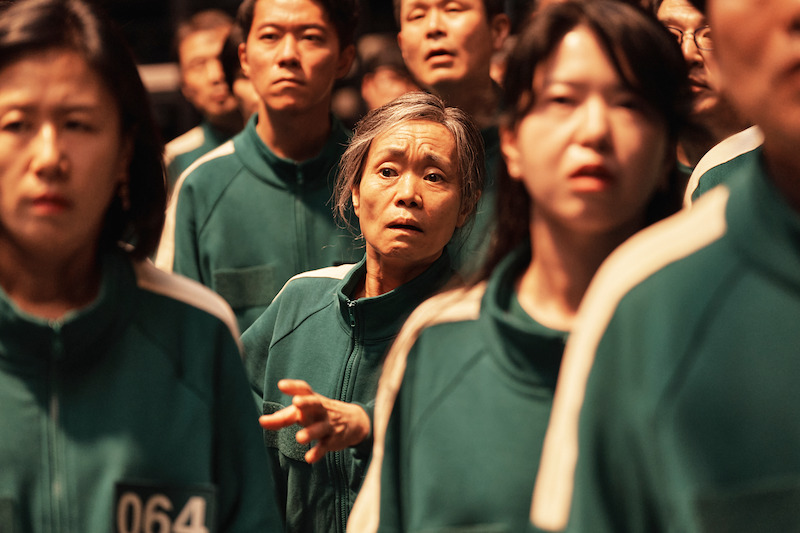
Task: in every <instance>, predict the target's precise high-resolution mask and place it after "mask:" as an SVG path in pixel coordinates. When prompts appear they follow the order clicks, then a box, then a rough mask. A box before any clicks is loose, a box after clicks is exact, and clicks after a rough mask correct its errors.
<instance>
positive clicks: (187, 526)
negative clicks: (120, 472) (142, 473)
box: [114, 483, 216, 533]
mask: <svg viewBox="0 0 800 533" xmlns="http://www.w3.org/2000/svg"><path fill="white" fill-rule="evenodd" d="M114 532H115V533H215V532H216V491H215V489H214V488H213V487H166V486H163V485H156V484H149V483H117V487H116V494H115V497H114Z"/></svg>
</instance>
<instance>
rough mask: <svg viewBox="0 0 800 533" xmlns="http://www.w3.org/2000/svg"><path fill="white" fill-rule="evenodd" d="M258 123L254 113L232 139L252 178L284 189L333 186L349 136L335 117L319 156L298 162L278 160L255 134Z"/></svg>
mask: <svg viewBox="0 0 800 533" xmlns="http://www.w3.org/2000/svg"><path fill="white" fill-rule="evenodd" d="M257 123H258V113H255V114H254V115H253V116H252V117H250V120H249V121H248V122H247V125H246V126H245V128H244V130H242V131H241V132H240V133H239V134H237V135H236V136H235V137H234V138H233V144H234V147H235V151H236V154H237V155H238V156H239V158H240V159H241V161H242V163H243V164H244V166H245V167H247V169H248V170H249V171H250V172H251V173H252V174H253V175H255V176H256V177H258V178H259V179H262V180H264V181H266V182H268V183H270V184H272V185H275V186H277V187H281V188H285V189H296V188H298V187H304V188H311V189H317V188H320V187H329V186H332V185H333V179H334V177H335V173H336V166H337V164H338V163H339V158H340V157H341V155H342V154H343V153H344V150H345V147H346V146H347V143H348V142H350V136H351V135H352V132H351V131H350V130H348V129H347V128H345V127H344V125H343V124H342V122H341V121H340V120H339V119H338V118H336V117H335V116H334V115H331V134H330V136H329V137H328V141H327V142H326V143H325V145H324V146H323V147H322V150H321V151H320V153H319V154H317V155H316V156H315V157H312V158H311V159H308V160H306V161H302V162H300V163H298V162H297V161H293V160H291V159H285V158H283V157H279V156H278V155H276V154H275V152H273V151H272V150H271V149H270V148H269V147H268V146H267V145H266V144H264V141H263V140H261V137H259V136H258V132H257V131H256V124H257Z"/></svg>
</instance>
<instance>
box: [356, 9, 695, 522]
mask: <svg viewBox="0 0 800 533" xmlns="http://www.w3.org/2000/svg"><path fill="white" fill-rule="evenodd" d="M685 78H686V73H685V66H684V62H683V59H682V57H681V55H680V52H679V51H678V49H677V47H676V46H675V43H674V42H672V37H671V36H670V35H669V33H668V32H667V31H666V29H664V28H663V27H661V26H660V25H659V24H658V23H657V22H656V21H655V20H654V19H653V18H652V17H650V16H648V15H646V14H645V13H644V11H643V10H641V9H639V8H638V7H635V6H632V5H628V4H625V3H622V2H615V1H608V0H587V1H567V2H560V3H555V4H552V5H550V6H548V7H546V8H544V9H543V10H541V11H540V12H539V13H538V14H537V15H536V16H535V18H534V19H533V21H532V23H531V25H530V26H529V27H528V28H527V29H526V30H525V31H524V32H523V34H522V35H521V37H520V39H519V42H518V43H517V46H516V48H515V49H514V51H513V52H512V54H511V56H510V58H509V64H508V69H507V75H506V79H505V83H504V88H505V92H506V101H505V106H504V109H505V110H506V111H505V117H504V122H503V125H502V128H501V147H502V150H503V155H504V159H505V162H506V172H505V173H504V174H502V175H501V178H500V179H501V181H499V183H498V188H497V190H498V205H497V213H498V217H499V221H498V228H497V233H496V235H495V239H494V243H493V250H492V252H491V254H490V256H489V259H488V263H487V264H486V266H485V269H484V271H483V276H482V280H481V281H480V282H478V283H476V284H474V285H473V286H471V287H467V288H464V289H456V290H454V291H451V292H448V293H444V294H442V295H439V296H437V297H434V298H432V299H431V300H429V301H428V302H426V303H425V304H423V305H422V306H420V308H419V309H418V310H417V311H415V312H414V314H413V315H412V316H411V317H410V318H409V320H408V321H407V323H406V325H405V326H404V328H403V330H402V331H401V333H400V335H399V336H398V339H397V342H396V343H395V344H394V346H393V347H392V350H391V351H390V354H389V356H388V358H387V361H386V365H385V368H384V372H383V375H382V377H381V386H380V388H379V391H378V396H377V398H376V407H375V417H374V433H375V447H374V455H373V460H372V464H371V465H370V470H369V472H368V474H367V478H366V481H365V484H364V487H363V490H362V492H361V494H360V496H359V499H358V501H357V503H356V505H355V508H354V509H353V513H352V516H351V520H350V523H349V524H348V525H349V527H348V531H356V532H361V531H375V530H376V529H377V530H380V531H422V530H426V531H427V530H430V531H434V530H436V531H439V530H445V529H446V530H447V531H460V530H461V529H460V528H464V530H465V531H467V530H469V531H473V530H480V531H523V530H524V529H525V528H526V527H527V524H528V515H529V509H530V503H531V495H532V493H533V485H534V481H535V478H536V473H537V469H538V465H539V455H540V453H541V448H542V441H543V438H544V434H545V430H546V427H547V421H548V417H549V413H550V408H551V403H552V396H553V391H554V388H555V384H556V377H557V375H558V371H559V365H560V362H561V356H562V353H563V349H564V342H565V340H566V337H567V335H568V333H569V331H570V329H571V327H572V323H573V320H574V318H575V313H576V310H577V308H578V305H579V303H580V301H581V298H582V296H583V294H584V292H585V290H586V288H587V286H588V284H589V281H590V280H591V278H592V276H593V275H594V272H595V271H596V270H597V268H598V267H599V265H600V263H602V261H603V260H604V259H605V257H606V256H607V255H608V254H609V253H610V252H611V251H612V250H613V249H614V248H616V247H617V246H618V245H619V244H620V243H622V242H623V241H624V240H625V239H627V238H628V237H630V236H631V235H632V234H634V233H635V232H636V231H638V230H639V229H641V228H643V227H644V226H646V225H647V224H649V223H651V222H653V221H655V220H658V219H659V218H661V217H663V216H665V215H667V214H670V213H672V212H674V211H675V210H676V209H677V208H678V206H679V205H680V192H681V191H680V188H679V187H678V184H677V182H676V180H675V174H674V172H672V171H673V166H674V165H673V159H674V149H675V142H676V139H677V132H678V131H679V127H680V123H681V117H682V116H683V111H682V109H683V98H682V97H683V96H684V94H685V88H684V85H685ZM401 384H402V386H401Z"/></svg>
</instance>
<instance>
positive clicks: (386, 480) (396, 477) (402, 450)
mask: <svg viewBox="0 0 800 533" xmlns="http://www.w3.org/2000/svg"><path fill="white" fill-rule="evenodd" d="M415 346H416V345H414V346H412V347H411V349H410V350H409V353H408V356H407V357H406V370H405V374H404V375H403V382H402V384H401V386H400V390H399V391H398V392H397V398H396V399H395V402H394V407H393V409H392V413H391V416H390V417H389V423H388V426H387V427H386V436H385V442H384V452H383V464H382V466H381V491H380V523H379V525H378V531H379V532H380V533H387V532H399V531H405V530H406V529H407V528H408V524H407V523H406V522H407V519H408V513H407V511H408V506H409V503H410V501H411V498H410V495H409V494H408V490H409V486H410V480H409V474H410V472H409V470H408V468H405V467H404V466H405V465H407V464H408V457H407V453H406V451H407V448H408V441H409V428H410V426H411V422H410V421H411V418H412V416H413V415H412V413H411V409H412V408H413V405H412V403H411V400H412V398H413V396H414V394H413V392H414V388H415V381H416V380H415V375H416V370H415V361H416V357H415V354H416V351H415V349H414V348H415Z"/></svg>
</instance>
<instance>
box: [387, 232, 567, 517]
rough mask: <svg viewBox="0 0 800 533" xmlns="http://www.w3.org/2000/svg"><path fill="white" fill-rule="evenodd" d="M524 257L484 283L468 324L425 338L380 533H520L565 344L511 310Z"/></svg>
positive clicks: (390, 452)
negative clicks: (474, 315)
mask: <svg viewBox="0 0 800 533" xmlns="http://www.w3.org/2000/svg"><path fill="white" fill-rule="evenodd" d="M529 261H530V252H529V250H528V249H527V247H524V248H522V249H520V250H518V251H517V252H515V253H514V254H512V255H510V256H509V257H507V258H506V259H505V260H504V261H503V262H502V263H501V264H500V265H499V266H498V267H497V269H496V270H495V272H494V273H493V274H492V276H491V278H490V279H489V282H488V285H487V287H486V290H485V293H484V295H483V297H482V299H481V302H480V314H479V316H478V319H477V320H475V321H470V320H465V321H458V322H446V323H439V324H434V325H431V326H428V327H426V328H425V329H423V330H422V331H421V333H420V335H419V337H418V338H417V340H416V342H415V343H414V345H413V347H412V348H411V350H410V351H409V353H408V366H407V368H406V373H405V376H404V379H403V384H402V386H401V389H400V393H399V395H398V398H397V401H396V403H395V408H394V410H393V412H392V415H391V418H390V421H389V426H388V428H387V434H386V448H385V456H384V460H383V465H382V479H381V492H380V495H381V500H380V526H379V531H385V532H389V531H439V532H444V531H450V532H456V531H464V532H466V531H482V532H494V531H498V532H499V531H504V532H518V531H524V530H525V528H526V527H527V523H528V516H529V511H530V504H531V496H532V494H533V483H534V479H535V477H536V472H537V470H538V466H539V456H540V454H541V449H542V442H543V439H544V434H545V431H546V429H547V422H548V419H549V416H550V409H551V404H552V399H553V391H554V389H555V384H556V378H557V375H558V370H559V366H560V363H561V356H562V353H563V350H564V342H565V338H566V334H565V333H564V332H561V331H555V330H551V329H549V328H546V327H544V326H542V325H541V324H539V323H537V322H535V321H534V320H533V319H532V318H530V316H528V315H527V314H526V313H525V312H524V311H523V310H522V309H521V307H519V304H518V303H516V304H515V303H514V300H515V299H516V297H515V295H514V285H515V281H516V280H517V279H518V277H519V276H520V275H521V273H522V271H523V270H524V269H525V267H526V266H527V265H528V262H529Z"/></svg>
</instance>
